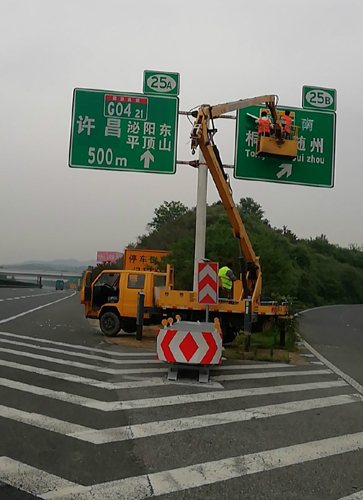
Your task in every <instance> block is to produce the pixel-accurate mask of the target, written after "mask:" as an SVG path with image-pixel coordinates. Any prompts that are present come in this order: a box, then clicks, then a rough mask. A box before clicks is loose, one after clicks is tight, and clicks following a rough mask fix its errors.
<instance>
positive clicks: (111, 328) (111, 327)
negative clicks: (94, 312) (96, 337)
mask: <svg viewBox="0 0 363 500" xmlns="http://www.w3.org/2000/svg"><path fill="white" fill-rule="evenodd" d="M100 328H101V330H102V333H103V334H104V335H106V337H116V335H117V334H118V333H119V331H120V330H121V321H120V318H119V316H118V315H117V314H116V313H114V312H112V311H106V312H105V313H104V314H102V316H101V319H100Z"/></svg>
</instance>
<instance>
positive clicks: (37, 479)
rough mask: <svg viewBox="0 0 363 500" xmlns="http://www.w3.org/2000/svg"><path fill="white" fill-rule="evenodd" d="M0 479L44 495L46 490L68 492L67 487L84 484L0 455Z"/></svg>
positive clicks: (19, 487)
mask: <svg viewBox="0 0 363 500" xmlns="http://www.w3.org/2000/svg"><path fill="white" fill-rule="evenodd" d="M0 481H2V482H3V483H5V484H9V485H11V486H13V487H14V488H17V489H19V490H22V491H26V492H27V493H30V494H33V495H38V496H39V495H45V494H47V493H48V492H54V491H64V492H67V494H68V492H70V490H69V488H78V489H79V488H83V489H82V490H80V489H79V491H84V490H85V488H84V486H80V485H78V484H76V483H72V482H70V481H67V480H66V479H62V478H60V477H58V476H54V475H53V474H49V473H48V472H45V471H43V470H39V469H36V468H35V467H30V465H26V464H23V463H21V462H18V461H17V460H12V459H11V458H8V457H0Z"/></svg>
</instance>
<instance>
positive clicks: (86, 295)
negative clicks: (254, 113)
mask: <svg viewBox="0 0 363 500" xmlns="http://www.w3.org/2000/svg"><path fill="white" fill-rule="evenodd" d="M91 285H92V271H86V272H85V273H84V275H83V279H82V288H81V304H86V303H87V302H88V303H91V297H92V288H91Z"/></svg>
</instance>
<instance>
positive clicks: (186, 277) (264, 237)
mask: <svg viewBox="0 0 363 500" xmlns="http://www.w3.org/2000/svg"><path fill="white" fill-rule="evenodd" d="M238 210H239V211H240V214H241V216H242V219H243V221H244V224H245V226H246V229H247V232H248V235H249V237H250V240H251V243H252V245H253V248H254V250H255V252H256V254H257V255H259V256H260V257H261V268H262V274H263V298H264V299H268V298H276V297H278V296H282V295H284V296H289V297H293V298H295V299H296V300H297V302H300V303H301V304H302V305H304V306H321V305H325V304H338V303H339V304H342V303H363V252H362V251H361V249H360V248H359V247H358V246H357V245H351V248H350V249H347V248H342V247H339V246H338V245H333V244H330V243H329V242H328V240H327V238H326V237H325V236H324V235H322V236H320V237H317V238H311V239H299V238H298V237H297V236H296V235H295V234H294V233H293V232H292V231H291V230H290V229H288V228H287V227H283V228H282V229H279V228H273V227H271V225H270V223H269V221H268V220H267V219H266V218H265V217H264V211H263V209H262V207H261V206H260V205H259V204H257V203H256V202H254V200H252V199H251V198H242V199H241V200H240V203H239V204H238ZM148 229H149V231H148V234H145V235H142V236H140V237H139V238H138V239H137V241H136V243H135V244H132V245H129V246H130V247H135V248H144V249H160V250H171V251H172V257H171V258H170V259H169V261H170V263H172V264H173V265H174V266H175V275H176V287H177V288H181V289H192V279H193V254H194V232H195V210H194V209H188V208H187V207H185V206H184V205H182V204H181V203H180V202H165V203H164V204H163V205H162V206H160V207H159V208H157V209H155V213H154V218H153V219H152V221H151V222H150V224H149V225H148ZM206 257H207V258H208V259H210V260H211V261H217V262H219V263H220V265H223V264H225V263H226V262H228V261H229V262H232V263H233V269H234V271H235V273H239V263H238V242H237V241H236V240H235V239H234V238H233V235H232V229H231V226H230V223H229V220H228V218H227V215H226V213H225V210H224V207H223V205H222V204H221V203H220V202H219V203H216V204H214V205H212V206H208V210H207V240H206Z"/></svg>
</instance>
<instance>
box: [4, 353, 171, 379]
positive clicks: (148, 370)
mask: <svg viewBox="0 0 363 500" xmlns="http://www.w3.org/2000/svg"><path fill="white" fill-rule="evenodd" d="M1 352H4V353H6V352H7V353H9V354H15V355H16V356H20V357H24V358H31V359H36V360H39V361H47V362H48V363H52V364H53V363H56V364H58V365H66V366H73V367H75V368H82V369H83V370H93V371H96V372H102V373H110V374H111V375H121V374H130V373H155V372H160V371H163V372H165V370H166V367H164V368H131V369H128V368H120V369H115V368H107V367H105V366H99V365H87V364H85V363H80V362H78V361H69V360H66V359H58V358H51V357H49V356H43V355H42V354H33V353H31V352H26V351H16V350H15V349H7V348H5V347H2V348H1V351H0V353H1ZM140 363H154V364H156V363H157V364H159V365H162V362H161V361H158V360H157V359H155V360H146V361H143V360H133V359H125V361H124V362H123V363H122V364H124V365H131V364H140Z"/></svg>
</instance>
